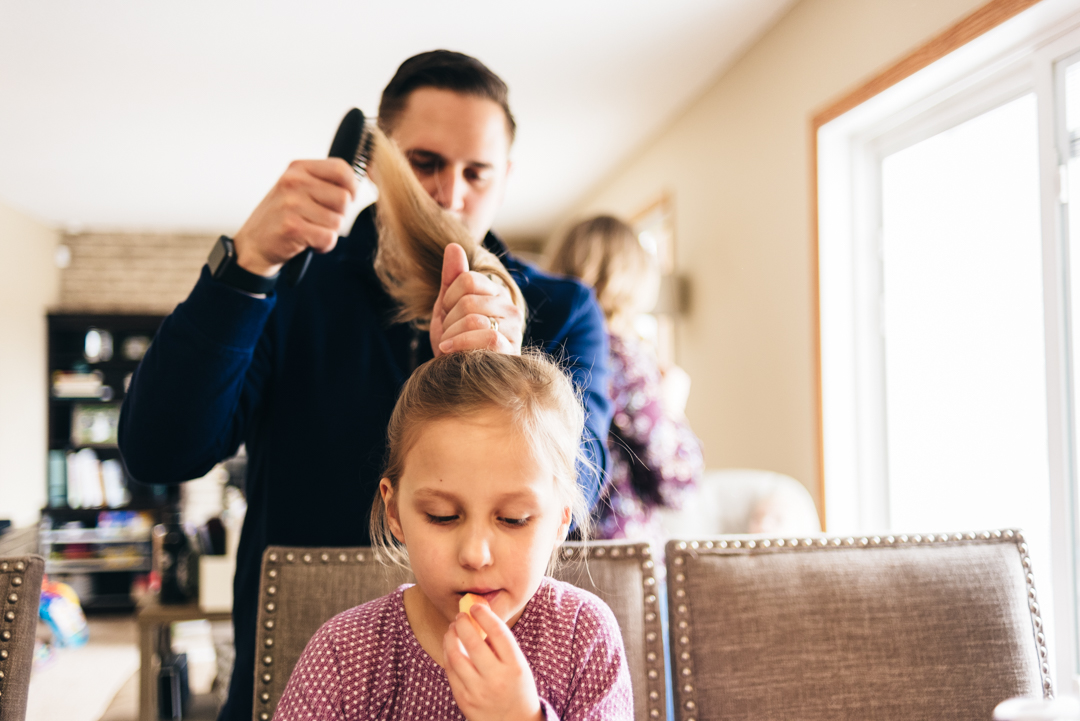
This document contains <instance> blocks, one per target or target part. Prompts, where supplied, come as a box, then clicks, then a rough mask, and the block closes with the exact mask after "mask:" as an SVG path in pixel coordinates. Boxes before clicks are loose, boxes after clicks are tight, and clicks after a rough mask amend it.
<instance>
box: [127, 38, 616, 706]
mask: <svg viewBox="0 0 1080 721" xmlns="http://www.w3.org/2000/svg"><path fill="white" fill-rule="evenodd" d="M506 98H507V89H506V85H505V84H504V83H503V82H502V80H500V79H499V78H498V76H496V75H495V74H494V73H492V72H491V71H490V70H489V69H488V68H487V67H485V66H484V65H483V64H482V63H480V62H479V61H477V60H475V59H474V58H471V57H468V56H466V55H461V54H460V53H451V52H448V51H434V52H430V53H423V54H421V55H417V56H415V57H413V58H410V59H409V60H407V61H405V63H403V64H402V66H401V67H400V68H399V69H398V71H397V73H396V74H395V76H394V78H393V79H392V80H391V81H390V84H389V85H388V86H387V88H386V90H385V91H384V92H383V97H382V102H381V103H380V107H379V122H380V125H381V126H382V127H383V129H384V130H385V131H386V132H387V133H388V134H389V135H390V137H391V138H392V139H393V140H394V141H395V142H396V143H397V144H398V146H399V147H400V148H401V150H402V151H403V152H404V153H405V155H406V157H407V158H408V159H409V162H410V163H411V165H412V168H413V170H414V172H415V174H416V176H417V177H418V178H419V180H420V182H421V184H422V185H423V186H424V188H425V189H426V190H427V191H428V193H430V194H431V196H432V197H433V198H434V199H435V200H436V201H437V202H438V203H439V204H440V205H441V206H442V207H443V208H445V209H446V211H447V212H449V213H452V214H453V215H454V216H455V217H457V218H458V219H459V220H460V221H461V222H462V223H463V224H464V225H465V227H466V228H468V229H469V231H470V232H472V233H473V235H474V236H475V237H477V238H478V239H481V238H482V239H483V242H484V244H485V246H486V247H487V248H488V249H489V250H491V251H492V252H494V253H495V254H496V255H499V256H500V257H501V259H502V261H503V263H504V264H505V265H506V266H507V269H508V270H509V271H510V272H511V274H512V275H513V276H514V279H515V281H516V282H517V283H518V285H519V286H520V287H521V290H522V293H523V294H524V296H525V299H526V302H527V304H528V308H529V314H530V315H529V318H528V319H525V318H523V317H522V316H521V313H520V312H519V311H518V310H517V309H516V308H515V307H514V305H513V303H512V302H511V301H510V298H509V293H508V292H507V290H506V289H505V288H504V287H503V286H502V285H501V284H498V283H495V282H493V281H491V280H490V279H489V278H487V277H486V276H483V275H480V274H478V273H473V272H470V271H469V270H468V268H467V264H466V260H465V256H464V253H463V252H462V251H461V250H460V248H458V247H456V246H450V247H449V248H448V249H447V253H446V256H445V258H444V263H443V278H442V288H441V291H440V293H439V297H438V300H437V301H436V303H435V306H434V308H433V309H432V320H431V329H430V332H429V333H423V332H420V331H418V330H416V329H415V328H414V327H412V326H411V325H406V324H396V325H395V324H392V323H391V322H390V321H389V320H388V319H389V318H390V317H391V316H392V315H393V312H394V303H393V301H392V300H391V298H390V297H389V296H388V295H387V293H386V292H385V290H384V289H383V287H382V285H381V284H380V283H379V280H378V278H377V277H376V275H375V271H374V269H373V267H372V262H373V258H374V254H375V252H376V250H377V247H378V238H377V234H376V231H375V224H374V209H373V208H371V207H369V208H367V209H365V210H364V211H363V212H362V213H361V214H360V216H359V217H358V218H357V220H356V222H355V224H354V225H353V228H352V231H351V232H350V234H349V235H348V237H345V238H341V239H340V240H339V239H338V237H337V232H338V228H339V227H340V225H341V223H342V222H343V219H344V216H343V214H344V212H345V209H346V206H347V205H348V202H349V200H351V199H352V198H353V197H355V193H356V191H357V185H356V180H355V178H354V176H353V174H352V170H351V169H350V168H349V166H348V164H347V163H345V162H344V161H341V160H337V159H328V160H303V161H296V162H294V163H292V164H291V165H290V166H289V168H288V170H286V172H285V173H284V175H282V177H281V178H280V179H279V180H278V182H277V183H276V184H275V186H274V187H273V189H271V191H270V192H269V193H268V194H267V196H266V197H265V198H264V199H263V201H262V202H261V203H260V204H259V205H258V207H257V208H256V209H255V211H254V212H253V213H252V215H251V217H250V218H248V220H247V221H246V222H245V223H244V225H243V226H242V227H241V229H240V231H239V232H237V234H236V238H235V239H234V241H233V242H231V243H230V242H229V239H226V238H223V239H222V240H220V241H219V244H220V246H219V247H215V251H214V252H213V253H212V254H211V263H212V265H214V272H211V269H210V268H209V267H205V268H203V271H202V275H201V277H200V279H199V281H198V283H197V284H196V285H195V288H194V289H193V290H192V292H191V295H190V296H189V297H188V298H187V300H186V301H184V302H183V303H181V304H180V305H179V306H177V308H176V310H175V311H174V312H173V314H172V315H170V316H169V317H168V318H167V319H166V320H165V322H164V323H163V324H162V326H161V329H160V330H159V331H158V334H157V337H156V338H155V340H154V343H153V345H152V346H151V349H150V351H149V352H148V353H147V355H146V357H145V358H144V360H143V362H142V364H141V365H140V367H139V369H138V371H137V372H136V374H135V378H134V379H133V381H132V384H131V389H130V392H129V394H128V396H127V397H126V398H125V400H124V407H123V412H122V414H121V419H120V448H121V451H122V453H123V456H124V460H125V462H126V464H127V467H128V470H129V471H130V472H131V474H132V475H133V477H135V478H136V479H138V480H140V481H143V482H148V483H178V482H180V481H183V480H186V479H189V478H195V477H199V476H201V475H203V474H205V473H206V472H207V471H208V470H209V469H210V468H211V467H212V466H213V465H214V464H215V463H217V462H218V461H220V460H222V459H225V458H228V457H229V456H231V455H233V454H234V453H235V452H236V450H237V448H238V447H239V445H240V443H245V444H246V447H247V452H248V458H249V460H248V475H247V480H246V493H247V499H248V515H247V518H246V519H245V521H244V529H243V533H242V534H241V540H240V549H239V555H238V559H237V569H236V577H235V580H234V609H233V624H234V629H235V640H236V665H235V668H234V672H233V679H232V684H231V687H230V691H229V700H228V702H227V703H226V705H225V707H224V709H223V710H222V716H221V717H222V718H226V719H243V720H244V721H247V720H248V719H250V718H251V717H252V705H251V704H252V700H253V693H254V689H253V683H254V678H253V676H254V659H255V648H254V643H255V621H256V613H257V608H256V605H257V598H258V588H259V569H260V564H261V559H262V553H263V550H264V549H265V548H266V546H268V545H270V544H279V545H298V546H355V545H367V544H368V543H369V536H368V512H369V509H370V507H371V502H372V500H373V498H374V496H375V493H376V491H377V488H378V483H379V478H380V476H381V470H382V467H381V466H382V461H383V455H384V451H385V432H386V425H387V422H388V420H389V417H390V413H391V411H392V410H393V406H394V402H395V401H396V399H397V395H398V392H399V390H400V388H401V385H402V384H403V383H404V381H405V379H406V378H407V377H408V375H409V374H410V373H411V372H412V370H413V369H414V368H416V367H417V365H419V364H420V363H423V362H425V361H427V360H429V359H430V358H432V357H434V356H435V355H438V354H442V353H448V352H453V351H458V350H465V349H470V348H479V347H484V348H493V349H497V350H499V351H501V352H504V353H519V352H520V350H521V347H522V344H523V343H524V344H529V345H539V346H542V347H543V348H544V349H545V350H546V351H548V352H549V353H552V354H555V355H557V356H558V357H561V358H564V359H565V361H566V363H567V366H568V369H569V370H570V372H571V373H572V374H573V376H574V380H575V383H576V384H577V386H578V387H579V388H580V389H581V392H582V394H583V399H584V401H585V405H586V412H587V418H588V421H587V425H588V429H587V433H586V437H585V438H583V439H582V445H583V450H584V451H585V454H586V456H587V457H588V458H589V459H590V460H591V462H592V466H593V469H592V470H591V471H590V470H587V469H586V471H585V472H584V473H583V474H582V477H581V479H580V480H581V483H582V485H583V487H584V488H585V490H586V494H587V496H588V498H589V499H590V500H591V501H592V502H594V503H595V501H596V499H597V498H598V496H599V493H600V486H601V483H602V481H601V479H602V477H603V475H602V470H601V469H604V468H605V467H606V465H607V451H606V449H605V445H604V439H605V438H606V437H607V433H608V426H609V423H610V420H611V410H610V403H609V401H608V398H607V385H608V369H607V354H608V349H607V341H606V336H605V332H604V321H603V316H602V314H601V312H600V310H599V307H598V306H597V304H596V301H595V299H594V298H593V296H592V294H591V291H589V290H588V289H587V288H585V287H584V286H583V285H581V284H579V283H577V282H576V281H570V280H565V279H558V278H553V277H551V276H547V275H545V274H542V273H540V272H539V271H537V270H535V269H534V268H532V267H530V266H526V265H524V264H522V263H521V262H519V261H517V260H516V259H514V258H513V257H512V256H510V255H508V254H507V251H506V246H505V245H504V244H503V243H502V241H500V240H499V239H498V238H497V237H495V236H494V235H493V234H491V233H490V230H489V229H490V227H491V224H492V221H493V220H494V217H495V213H496V212H497V210H498V208H499V205H500V204H501V202H502V197H503V192H504V189H505V186H506V180H507V176H508V174H509V170H510V161H509V150H510V145H511V143H512V142H513V137H514V129H515V126H514V120H513V116H512V115H511V113H510V109H509V106H508V104H507V99H506ZM309 247H310V248H314V249H315V250H316V251H318V254H316V255H315V257H314V258H313V259H312V261H311V264H310V267H309V268H308V271H307V273H306V275H305V276H304V278H303V280H302V282H300V283H299V284H297V285H296V286H295V287H292V286H290V285H288V284H287V283H276V284H275V282H274V281H273V280H272V279H273V278H274V277H275V275H276V274H277V273H279V272H280V271H281V269H282V267H283V265H284V264H285V263H286V262H287V261H288V260H289V259H291V258H292V257H294V256H296V255H297V254H298V253H300V252H301V251H303V250H305V249H306V248H309Z"/></svg>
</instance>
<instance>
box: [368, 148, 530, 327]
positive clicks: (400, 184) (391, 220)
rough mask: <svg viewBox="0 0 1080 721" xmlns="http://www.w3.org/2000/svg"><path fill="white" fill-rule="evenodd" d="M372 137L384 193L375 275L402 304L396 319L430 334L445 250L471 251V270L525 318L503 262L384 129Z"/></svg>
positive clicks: (372, 171)
mask: <svg viewBox="0 0 1080 721" xmlns="http://www.w3.org/2000/svg"><path fill="white" fill-rule="evenodd" d="M369 130H370V132H371V134H372V146H371V160H370V163H369V165H368V167H369V176H370V177H371V180H372V182H374V183H375V186H376V187H377V188H378V189H379V199H378V201H376V209H377V212H376V224H377V226H378V231H379V249H378V252H377V254H376V256H375V273H376V274H377V275H378V277H379V280H380V281H382V284H383V287H384V288H386V291H387V293H389V294H390V296H391V297H392V298H394V300H396V301H397V303H398V312H397V315H396V316H395V318H394V320H395V321H396V322H399V323H410V322H411V323H413V324H415V325H416V326H417V327H419V328H421V329H425V328H427V327H428V326H429V324H430V322H431V309H432V307H433V306H434V305H435V300H436V298H438V296H439V288H440V286H441V285H442V265H443V251H444V250H445V249H446V246H448V245H449V244H450V243H457V244H458V245H460V246H461V247H462V248H464V249H465V255H466V256H467V257H468V259H469V270H475V271H477V272H480V273H485V274H488V275H491V276H494V277H495V278H497V279H498V280H499V281H500V282H502V284H503V285H505V286H506V287H507V288H508V289H509V290H510V297H511V298H512V300H513V302H514V305H516V306H518V308H520V309H521V311H522V316H524V315H525V310H526V308H525V299H524V297H523V296H522V295H521V290H520V289H519V288H518V286H517V283H515V282H514V279H513V278H511V277H510V273H509V272H508V271H507V270H506V267H505V266H504V265H503V264H502V261H500V260H499V258H498V257H497V256H496V255H495V254H494V253H492V252H491V251H489V250H488V249H487V248H485V247H484V246H483V245H482V244H481V242H480V241H479V240H477V239H476V238H474V237H473V236H472V234H470V233H469V231H468V230H467V229H466V228H465V226H464V225H462V224H461V223H460V222H459V221H458V220H457V219H456V218H454V217H453V216H451V215H450V214H449V213H447V212H446V211H444V210H443V209H442V208H441V207H439V204H438V203H436V202H435V201H434V200H433V199H432V197H431V196H430V195H428V193H427V191H425V190H424V187H423V186H422V185H420V181H419V180H417V179H416V176H415V175H413V171H412V168H411V167H410V166H409V161H408V160H406V159H405V156H404V155H402V154H401V151H400V150H398V147H397V146H396V145H395V144H394V142H393V141H392V140H390V139H389V138H388V137H387V136H386V135H385V134H384V133H383V131H382V130H380V129H379V128H378V127H371V128H369Z"/></svg>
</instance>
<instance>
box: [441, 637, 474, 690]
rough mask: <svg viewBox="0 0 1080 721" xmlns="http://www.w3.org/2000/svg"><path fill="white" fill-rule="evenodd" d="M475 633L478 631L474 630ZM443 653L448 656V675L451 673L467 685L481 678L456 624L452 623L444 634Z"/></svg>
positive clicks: (463, 684)
mask: <svg viewBox="0 0 1080 721" xmlns="http://www.w3.org/2000/svg"><path fill="white" fill-rule="evenodd" d="M473 633H476V631H475V630H474V631H473ZM443 654H444V655H445V656H446V676H447V678H449V677H450V675H451V674H453V676H454V677H455V678H456V679H457V681H458V682H459V683H460V684H461V685H462V686H465V687H471V686H472V685H473V684H474V683H476V682H477V681H479V680H480V673H479V672H478V671H477V670H476V666H474V665H473V662H472V659H471V658H470V657H469V655H468V654H467V653H466V652H465V648H464V647H463V646H462V644H461V638H460V637H459V636H458V634H457V630H456V628H455V625H454V624H450V628H449V630H447V632H446V635H445V636H443Z"/></svg>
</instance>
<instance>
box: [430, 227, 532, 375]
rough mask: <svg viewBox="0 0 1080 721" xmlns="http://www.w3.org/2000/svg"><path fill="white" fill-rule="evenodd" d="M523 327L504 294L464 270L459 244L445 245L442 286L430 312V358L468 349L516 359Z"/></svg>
mask: <svg viewBox="0 0 1080 721" xmlns="http://www.w3.org/2000/svg"><path fill="white" fill-rule="evenodd" d="M524 326H525V321H524V318H523V317H522V314H521V311H520V310H519V309H518V307H517V306H516V305H514V302H513V300H511V297H510V290H509V289H508V288H507V287H506V286H504V285H503V284H502V283H500V282H498V281H496V280H492V279H491V278H489V277H487V276H486V275H484V274H483V273H477V272H476V271H470V270H469V260H468V258H467V257H466V255H465V250H464V248H462V247H461V246H460V245H458V244H457V243H451V244H450V245H448V246H446V251H445V252H444V253H443V267H442V287H441V288H439V297H438V298H437V299H436V300H435V307H434V308H433V309H432V311H431V331H430V336H431V350H432V352H434V353H435V357H436V358H437V357H439V356H441V355H442V354H443V353H451V352H453V351H458V350H471V349H474V348H487V349H489V350H494V351H498V352H499V353H507V354H509V355H521V339H522V336H523V335H524ZM496 327H497V330H496Z"/></svg>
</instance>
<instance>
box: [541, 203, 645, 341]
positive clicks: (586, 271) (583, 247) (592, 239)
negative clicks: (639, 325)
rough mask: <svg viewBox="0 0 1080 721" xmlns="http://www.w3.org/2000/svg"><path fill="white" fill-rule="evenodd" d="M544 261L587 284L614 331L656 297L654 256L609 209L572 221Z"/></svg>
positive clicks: (622, 329) (625, 325)
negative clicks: (604, 213)
mask: <svg viewBox="0 0 1080 721" xmlns="http://www.w3.org/2000/svg"><path fill="white" fill-rule="evenodd" d="M547 266H548V269H549V270H550V271H551V272H553V273H560V274H562V275H571V276H574V277H575V278H580V279H581V280H582V281H584V282H585V283H586V284H587V285H590V286H592V288H593V289H594V290H595V291H596V300H597V301H599V303H600V308H601V310H603V311H604V317H605V318H606V319H607V324H608V327H609V328H611V329H612V330H613V331H615V332H616V333H625V332H627V331H629V330H630V327H631V324H632V323H633V321H634V318H635V317H636V316H637V315H638V314H640V313H644V312H647V311H648V310H649V309H650V307H651V306H652V305H653V304H655V302H656V292H657V290H658V281H659V276H658V274H657V267H656V259H655V258H653V256H652V254H651V253H649V251H647V250H646V249H645V248H644V246H642V245H641V241H639V240H638V237H637V234H636V233H634V230H633V228H631V227H630V226H629V225H627V224H626V223H624V222H623V221H621V220H619V219H618V218H615V217H613V216H610V215H598V216H596V217H594V218H589V219H588V220H583V221H582V222H580V223H578V224H577V225H575V226H574V227H572V228H571V229H570V230H569V231H568V232H567V233H566V235H565V236H564V237H563V238H562V240H561V241H559V242H558V243H556V245H555V247H554V248H553V249H552V250H551V252H550V255H549V257H548V262H547Z"/></svg>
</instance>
